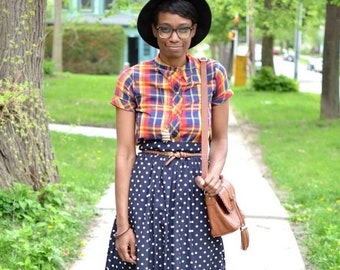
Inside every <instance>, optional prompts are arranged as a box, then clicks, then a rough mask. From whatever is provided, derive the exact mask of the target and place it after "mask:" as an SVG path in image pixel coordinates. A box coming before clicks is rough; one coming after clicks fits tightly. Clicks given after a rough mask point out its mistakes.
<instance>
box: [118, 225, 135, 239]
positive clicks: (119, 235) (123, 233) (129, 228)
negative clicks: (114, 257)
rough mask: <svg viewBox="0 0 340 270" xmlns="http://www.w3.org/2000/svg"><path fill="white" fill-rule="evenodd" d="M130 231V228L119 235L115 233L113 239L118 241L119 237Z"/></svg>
mask: <svg viewBox="0 0 340 270" xmlns="http://www.w3.org/2000/svg"><path fill="white" fill-rule="evenodd" d="M130 229H131V227H129V228H127V229H126V230H125V231H123V232H122V233H120V234H118V233H115V234H114V237H115V238H116V239H118V238H119V237H121V236H122V235H123V234H126V233H127V232H128V231H129V230H130Z"/></svg>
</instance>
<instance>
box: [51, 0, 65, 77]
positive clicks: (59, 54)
mask: <svg viewBox="0 0 340 270" xmlns="http://www.w3.org/2000/svg"><path fill="white" fill-rule="evenodd" d="M61 15H62V0H54V25H53V47H52V59H53V61H54V62H55V70H56V71H58V72H62V71H63V25H62V19H61Z"/></svg>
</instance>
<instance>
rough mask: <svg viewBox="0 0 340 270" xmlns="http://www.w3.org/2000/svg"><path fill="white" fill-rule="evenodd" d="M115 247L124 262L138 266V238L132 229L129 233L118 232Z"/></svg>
mask: <svg viewBox="0 0 340 270" xmlns="http://www.w3.org/2000/svg"><path fill="white" fill-rule="evenodd" d="M115 245H116V251H117V252H118V255H119V257H120V259H121V260H122V261H124V262H128V263H132V264H136V261H137V256H136V236H135V233H134V232H133V230H132V229H131V228H129V229H128V230H127V231H122V232H120V231H117V233H116V243H115Z"/></svg>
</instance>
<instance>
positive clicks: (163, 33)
mask: <svg viewBox="0 0 340 270" xmlns="http://www.w3.org/2000/svg"><path fill="white" fill-rule="evenodd" d="M156 29H157V31H158V35H159V37H160V38H169V37H171V35H172V33H173V32H176V33H177V35H178V37H179V38H183V39H186V38H188V37H189V36H190V34H191V30H192V29H193V28H192V27H189V26H185V27H179V28H176V29H173V28H171V27H168V26H158V27H157V28H156Z"/></svg>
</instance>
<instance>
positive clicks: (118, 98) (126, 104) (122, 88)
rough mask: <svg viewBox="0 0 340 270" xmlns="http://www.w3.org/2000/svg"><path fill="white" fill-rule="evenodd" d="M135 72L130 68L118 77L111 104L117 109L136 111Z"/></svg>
mask: <svg viewBox="0 0 340 270" xmlns="http://www.w3.org/2000/svg"><path fill="white" fill-rule="evenodd" d="M132 74H133V70H132V69H131V68H128V69H126V70H124V71H123V72H122V73H121V74H120V75H119V77H118V80H117V84H116V88H115V92H114V95H113V97H112V99H111V104H112V105H113V106H115V107H117V108H120V109H123V110H127V111H135V108H136V101H135V96H134V93H133V76H132Z"/></svg>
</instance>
